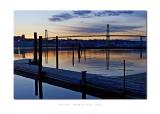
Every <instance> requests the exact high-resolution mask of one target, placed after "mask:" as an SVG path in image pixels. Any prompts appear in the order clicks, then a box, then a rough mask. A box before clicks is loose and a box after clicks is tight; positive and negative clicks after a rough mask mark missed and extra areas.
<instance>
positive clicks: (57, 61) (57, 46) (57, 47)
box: [56, 36, 59, 69]
mask: <svg viewBox="0 0 160 114" xmlns="http://www.w3.org/2000/svg"><path fill="white" fill-rule="evenodd" d="M58 67H59V66H58V36H56V68H57V69H58Z"/></svg>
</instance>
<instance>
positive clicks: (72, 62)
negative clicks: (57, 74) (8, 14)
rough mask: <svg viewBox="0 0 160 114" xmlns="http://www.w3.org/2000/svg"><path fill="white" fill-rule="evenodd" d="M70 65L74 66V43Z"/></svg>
mask: <svg viewBox="0 0 160 114" xmlns="http://www.w3.org/2000/svg"><path fill="white" fill-rule="evenodd" d="M72 66H74V45H72Z"/></svg>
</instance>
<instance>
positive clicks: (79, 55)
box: [78, 44, 81, 63]
mask: <svg viewBox="0 0 160 114" xmlns="http://www.w3.org/2000/svg"><path fill="white" fill-rule="evenodd" d="M80 59H81V45H80V44H79V45H78V62H79V63H80Z"/></svg>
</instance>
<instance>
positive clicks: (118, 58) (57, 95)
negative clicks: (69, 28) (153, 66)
mask: <svg viewBox="0 0 160 114" xmlns="http://www.w3.org/2000/svg"><path fill="white" fill-rule="evenodd" d="M73 55H74V56H73ZM55 57H56V53H55V50H48V51H44V52H43V66H47V67H54V68H55V67H56V58H55ZM14 58H15V60H18V59H25V58H31V59H32V58H33V50H30V49H26V50H24V49H17V50H15V53H14ZM123 60H125V61H126V74H127V75H129V74H136V73H142V72H146V70H147V68H146V62H147V61H146V51H144V50H143V51H140V50H126V49H125V50H124V49H123V50H107V51H106V50H104V49H88V50H86V51H83V52H82V53H81V57H80V58H79V57H78V53H77V51H76V50H75V51H74V53H73V51H72V50H61V51H59V68H61V69H66V70H72V71H78V72H81V71H83V70H86V71H87V73H92V74H99V75H103V76H122V75H123ZM35 82H36V81H35V80H33V79H28V78H25V77H22V76H19V75H14V98H15V99H39V98H43V99H81V98H82V93H81V92H77V91H72V90H69V89H66V88H62V87H58V86H55V85H49V84H46V83H43V82H42V83H40V84H41V86H40V85H38V83H37V86H36V85H35ZM36 87H38V88H41V91H38V90H37V89H36ZM85 95H86V99H97V97H95V96H92V95H88V94H85Z"/></svg>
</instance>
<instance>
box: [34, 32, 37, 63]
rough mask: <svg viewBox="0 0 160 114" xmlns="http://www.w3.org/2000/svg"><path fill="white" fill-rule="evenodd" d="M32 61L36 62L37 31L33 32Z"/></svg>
mask: <svg viewBox="0 0 160 114" xmlns="http://www.w3.org/2000/svg"><path fill="white" fill-rule="evenodd" d="M34 62H35V64H37V33H36V32H34Z"/></svg>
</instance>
